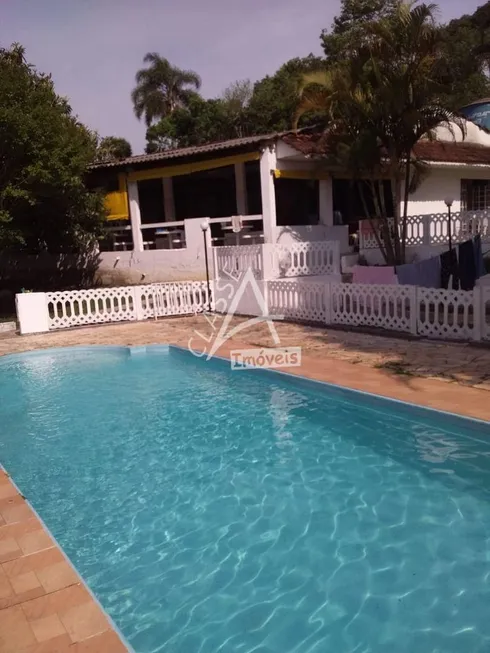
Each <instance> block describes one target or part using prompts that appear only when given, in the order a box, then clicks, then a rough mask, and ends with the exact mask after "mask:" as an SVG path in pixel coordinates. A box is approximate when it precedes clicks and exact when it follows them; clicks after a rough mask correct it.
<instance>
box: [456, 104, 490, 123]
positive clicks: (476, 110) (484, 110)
mask: <svg viewBox="0 0 490 653" xmlns="http://www.w3.org/2000/svg"><path fill="white" fill-rule="evenodd" d="M460 112H461V113H462V114H463V116H464V117H465V118H467V119H468V120H471V121H472V122H474V123H475V124H477V125H478V126H479V127H485V128H486V129H488V130H489V131H490V98H486V99H485V100H478V101H477V102H472V103H471V104H468V105H467V106H465V107H463V108H462V109H460Z"/></svg>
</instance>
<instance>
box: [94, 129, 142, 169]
mask: <svg viewBox="0 0 490 653" xmlns="http://www.w3.org/2000/svg"><path fill="white" fill-rule="evenodd" d="M132 153H133V151H132V149H131V144H130V143H129V141H127V140H126V139H125V138H119V137H118V136H106V137H105V138H102V139H101V141H100V143H99V144H98V146H97V152H96V161H97V162H98V163H102V162H104V161H117V160H118V159H127V158H128V157H130V156H132Z"/></svg>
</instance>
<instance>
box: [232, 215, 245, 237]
mask: <svg viewBox="0 0 490 653" xmlns="http://www.w3.org/2000/svg"><path fill="white" fill-rule="evenodd" d="M242 229H243V220H242V216H241V215H232V216H231V230H232V231H233V233H234V234H237V233H239V232H240V231H241V230H242Z"/></svg>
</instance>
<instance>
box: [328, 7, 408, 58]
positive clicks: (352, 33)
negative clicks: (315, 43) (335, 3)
mask: <svg viewBox="0 0 490 653" xmlns="http://www.w3.org/2000/svg"><path fill="white" fill-rule="evenodd" d="M400 2H402V0H341V6H340V13H339V15H338V16H336V17H335V18H334V21H333V23H332V26H331V28H330V30H327V29H324V30H323V31H322V34H321V36H320V40H321V43H322V47H323V51H324V52H325V56H326V57H327V60H328V61H329V62H330V63H334V62H336V61H341V60H343V59H345V57H346V56H348V53H349V48H350V47H351V46H355V47H358V46H359V45H360V44H361V40H362V39H366V38H369V34H367V33H366V30H365V29H364V26H365V24H366V23H372V22H373V21H376V20H380V19H382V18H386V17H387V16H389V15H390V14H391V13H392V12H393V11H394V10H395V9H396V8H397V7H398V6H399V5H400Z"/></svg>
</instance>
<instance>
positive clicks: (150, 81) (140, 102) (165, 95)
mask: <svg viewBox="0 0 490 653" xmlns="http://www.w3.org/2000/svg"><path fill="white" fill-rule="evenodd" d="M143 61H144V63H146V64H148V66H147V67H146V68H142V69H141V70H138V72H137V73H136V86H135V88H134V90H133V92H132V94H131V98H132V101H133V106H134V112H135V114H136V117H137V118H138V119H139V120H141V118H142V117H143V116H144V119H145V123H146V125H147V127H149V126H150V125H151V124H152V123H153V122H155V121H157V120H159V119H160V118H165V117H167V116H169V115H170V114H171V113H172V112H173V111H175V110H176V109H179V108H182V107H186V106H187V105H188V104H189V102H190V100H191V98H192V97H194V95H195V93H196V91H197V90H198V89H199V88H200V87H201V78H200V77H199V75H198V74H197V73H195V72H194V71H193V70H183V69H181V68H178V67H177V66H173V65H172V64H171V63H170V62H169V61H168V59H165V58H164V57H161V56H160V55H159V54H158V53H156V52H149V53H148V54H146V55H145V57H144V59H143Z"/></svg>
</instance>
